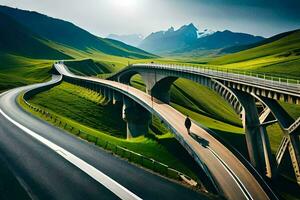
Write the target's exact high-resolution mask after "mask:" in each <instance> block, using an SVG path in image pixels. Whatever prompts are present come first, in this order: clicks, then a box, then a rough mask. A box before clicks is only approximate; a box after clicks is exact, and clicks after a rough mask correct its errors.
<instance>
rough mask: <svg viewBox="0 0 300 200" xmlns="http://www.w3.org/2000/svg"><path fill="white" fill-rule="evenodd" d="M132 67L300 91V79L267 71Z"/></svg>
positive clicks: (152, 66) (203, 67)
mask: <svg viewBox="0 0 300 200" xmlns="http://www.w3.org/2000/svg"><path fill="white" fill-rule="evenodd" d="M131 66H132V67H139V66H140V67H151V68H158V69H172V70H176V71H180V72H190V73H191V72H192V73H203V74H206V75H211V76H218V77H222V78H232V79H234V80H239V81H247V82H254V83H257V81H260V82H262V83H264V84H268V85H270V86H279V87H283V88H287V87H288V88H293V89H296V90H298V91H300V80H297V79H292V78H288V77H280V76H274V75H270V74H267V73H264V74H260V73H255V72H251V71H242V70H237V69H228V68H223V67H213V66H198V65H197V66H196V65H194V66H193V65H186V64H183V65H178V64H157V63H145V64H133V65H131Z"/></svg>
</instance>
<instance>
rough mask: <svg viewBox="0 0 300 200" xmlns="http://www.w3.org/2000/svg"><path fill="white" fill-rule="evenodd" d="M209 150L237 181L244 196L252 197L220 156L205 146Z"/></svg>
mask: <svg viewBox="0 0 300 200" xmlns="http://www.w3.org/2000/svg"><path fill="white" fill-rule="evenodd" d="M207 148H208V149H209V150H210V152H211V153H212V155H213V156H214V157H215V158H216V159H217V160H219V161H220V162H221V164H222V165H223V166H224V168H225V170H226V171H227V172H228V174H229V175H230V176H231V177H232V178H233V180H234V181H235V182H236V183H237V185H238V187H239V188H240V190H241V191H242V192H243V194H244V196H245V197H246V198H247V199H249V198H250V199H252V200H253V198H252V196H251V195H250V193H249V192H248V190H247V189H246V187H245V186H244V185H243V183H242V181H241V180H240V179H239V178H238V177H237V175H236V174H235V173H234V172H233V171H232V170H231V169H230V168H229V166H228V165H227V164H226V163H225V162H224V161H223V160H222V159H221V158H220V156H219V155H218V154H217V153H216V152H215V151H214V150H212V149H211V148H210V147H207Z"/></svg>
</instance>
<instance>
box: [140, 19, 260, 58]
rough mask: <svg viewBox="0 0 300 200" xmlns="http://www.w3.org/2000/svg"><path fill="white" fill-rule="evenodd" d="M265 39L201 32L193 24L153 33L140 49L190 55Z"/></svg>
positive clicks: (226, 32)
mask: <svg viewBox="0 0 300 200" xmlns="http://www.w3.org/2000/svg"><path fill="white" fill-rule="evenodd" d="M263 39H264V38H263V37H260V36H253V35H250V34H246V33H235V32H231V31H228V30H225V31H217V32H213V31H209V30H205V31H204V32H199V31H198V29H197V28H196V27H195V26H194V24H192V23H191V24H189V25H184V26H182V27H181V28H179V29H178V30H174V28H173V27H171V28H170V29H169V30H167V31H159V32H156V33H152V34H150V35H149V36H148V37H146V38H145V39H144V40H143V41H142V42H141V44H140V45H139V46H138V47H139V48H141V49H144V50H146V51H149V52H153V53H158V54H164V53H169V54H170V53H188V52H192V51H197V50H212V49H222V48H226V47H230V46H234V45H242V44H251V43H255V42H258V41H261V40H263ZM157 44H159V45H157Z"/></svg>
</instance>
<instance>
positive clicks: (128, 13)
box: [0, 0, 300, 37]
mask: <svg viewBox="0 0 300 200" xmlns="http://www.w3.org/2000/svg"><path fill="white" fill-rule="evenodd" d="M0 4H1V5H7V6H11V7H17V8H21V9H26V10H34V11H38V12H40V13H43V14H47V15H49V16H52V17H56V18H60V19H65V20H67V21H71V22H73V23H75V24H76V25H78V26H80V27H82V28H84V29H86V30H88V31H90V32H91V33H94V34H96V35H99V36H102V37H105V36H107V35H108V34H110V33H115V34H131V33H141V34H143V35H145V36H146V35H148V34H149V33H151V32H155V31H158V30H165V29H168V28H169V27H170V26H173V27H175V28H179V27H180V26H181V25H183V24H188V23H191V22H193V23H194V24H195V25H196V26H197V27H198V28H199V29H200V30H203V29H205V28H208V29H212V30H224V29H229V30H232V31H238V32H247V33H252V34H255V35H262V36H271V35H274V34H277V33H279V32H284V31H288V30H292V29H296V28H300V0H227V1H226V0H0Z"/></svg>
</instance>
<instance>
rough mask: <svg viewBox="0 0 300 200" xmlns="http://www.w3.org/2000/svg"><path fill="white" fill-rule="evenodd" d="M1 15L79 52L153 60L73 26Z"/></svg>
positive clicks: (21, 14)
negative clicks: (96, 52) (94, 52)
mask: <svg viewBox="0 0 300 200" xmlns="http://www.w3.org/2000/svg"><path fill="white" fill-rule="evenodd" d="M0 13H3V14H6V15H8V16H10V17H11V18H13V19H14V20H15V21H17V22H18V23H19V24H21V25H22V26H24V27H26V29H27V30H29V31H30V32H32V33H34V34H35V35H37V36H39V37H41V38H44V39H45V40H49V41H51V42H54V43H56V44H59V45H64V46H66V47H71V48H73V49H76V50H80V51H84V52H90V51H99V52H102V53H104V54H109V55H115V56H121V57H132V58H149V57H154V55H152V54H149V53H147V52H145V51H143V50H141V49H138V48H135V47H131V46H129V45H126V44H122V45H121V46H119V45H118V44H119V43H118V44H117V43H116V42H112V40H108V39H103V38H100V37H97V36H95V35H93V34H91V33H89V32H87V31H86V30H84V29H82V28H80V27H78V26H76V25H74V24H72V23H70V22H67V21H64V20H60V19H55V18H52V17H48V16H46V15H42V14H40V13H37V12H31V11H25V10H19V9H14V8H10V7H6V6H0Z"/></svg>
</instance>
